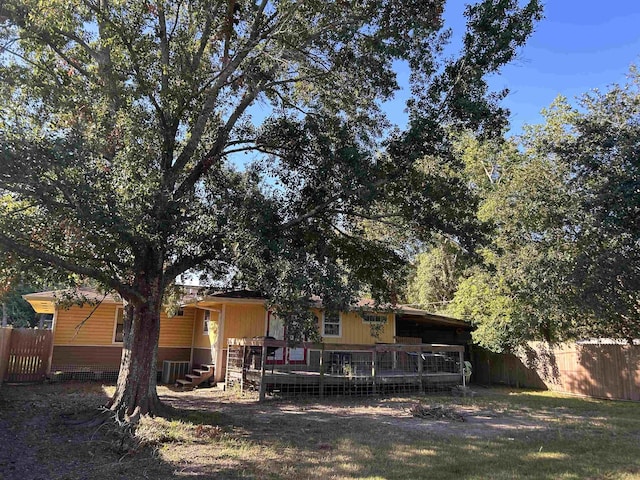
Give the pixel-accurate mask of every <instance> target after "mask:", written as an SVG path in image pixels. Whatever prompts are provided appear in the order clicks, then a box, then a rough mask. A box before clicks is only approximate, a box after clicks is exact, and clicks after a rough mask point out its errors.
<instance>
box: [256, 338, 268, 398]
mask: <svg viewBox="0 0 640 480" xmlns="http://www.w3.org/2000/svg"><path fill="white" fill-rule="evenodd" d="M266 364H267V347H266V346H265V344H264V341H263V342H262V351H261V352H260V397H259V398H258V401H260V402H264V399H265V396H266V394H267V384H266V383H265V381H264V369H265V365H266Z"/></svg>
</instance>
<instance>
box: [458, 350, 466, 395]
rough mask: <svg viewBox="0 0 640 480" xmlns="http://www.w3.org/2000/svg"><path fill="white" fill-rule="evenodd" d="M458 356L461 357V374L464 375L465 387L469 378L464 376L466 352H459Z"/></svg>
mask: <svg viewBox="0 0 640 480" xmlns="http://www.w3.org/2000/svg"><path fill="white" fill-rule="evenodd" d="M458 357H459V358H460V374H461V375H462V387H463V388H464V387H466V386H467V379H466V377H465V376H464V373H465V372H464V370H465V369H464V352H462V351H460V352H458Z"/></svg>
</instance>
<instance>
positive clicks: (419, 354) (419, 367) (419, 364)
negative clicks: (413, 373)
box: [418, 347, 424, 393]
mask: <svg viewBox="0 0 640 480" xmlns="http://www.w3.org/2000/svg"><path fill="white" fill-rule="evenodd" d="M423 371H424V362H423V361H422V347H420V350H419V351H418V377H419V381H420V393H424V383H423V382H422V380H423V379H422V373H423Z"/></svg>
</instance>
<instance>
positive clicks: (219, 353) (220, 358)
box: [214, 304, 228, 382]
mask: <svg viewBox="0 0 640 480" xmlns="http://www.w3.org/2000/svg"><path fill="white" fill-rule="evenodd" d="M226 310H227V305H226V304H222V309H221V310H220V313H219V314H218V338H217V339H216V359H215V360H216V368H215V374H214V379H215V381H216V382H221V381H222V380H224V375H223V373H222V372H223V371H224V370H226V364H225V358H224V347H225V343H224V319H225V314H226ZM227 348H228V347H227Z"/></svg>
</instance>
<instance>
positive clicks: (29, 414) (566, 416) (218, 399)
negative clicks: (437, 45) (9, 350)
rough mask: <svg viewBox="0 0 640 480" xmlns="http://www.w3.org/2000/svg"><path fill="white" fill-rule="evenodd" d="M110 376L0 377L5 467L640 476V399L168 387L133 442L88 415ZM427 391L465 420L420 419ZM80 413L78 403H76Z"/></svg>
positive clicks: (306, 474)
mask: <svg viewBox="0 0 640 480" xmlns="http://www.w3.org/2000/svg"><path fill="white" fill-rule="evenodd" d="M112 391H113V387H110V386H102V385H99V384H90V383H87V384H80V383H76V384H74V383H66V384H52V385H34V386H12V385H3V386H2V387H1V388H0V478H2V479H7V480H9V479H14V478H15V479H112V478H118V479H120V478H121V479H143V478H149V479H169V478H190V477H197V478H231V479H235V478H259V479H278V478H288V479H298V478H317V479H348V478H358V479H365V478H366V479H421V478H437V479H486V478H492V479H506V478H509V479H511V478H540V479H556V478H562V479H583V478H590V479H631V478H640V405H639V404H637V403H622V402H609V401H597V400H589V399H582V398H575V397H560V396H558V395H556V394H550V393H546V392H533V391H523V390H518V391H515V390H506V389H482V388H480V389H477V392H478V396H477V397H476V398H473V399H469V398H466V399H462V398H453V397H450V396H422V397H419V396H416V397H404V398H331V399H325V400H324V401H322V402H320V401H319V400H318V399H317V398H307V399H297V400H295V401H294V400H290V399H289V400H288V399H277V400H270V401H267V402H266V403H263V404H258V403H257V402H256V399H255V398H254V397H249V396H245V397H242V396H238V395H233V394H230V393H225V392H220V391H217V390H213V389H202V390H195V391H192V392H176V391H172V390H171V389H168V388H165V387H161V388H160V389H159V392H160V395H161V397H162V398H163V400H164V401H165V402H166V403H167V404H170V405H171V406H172V407H173V408H174V410H173V411H172V412H171V413H170V414H169V415H168V416H167V417H166V418H156V419H145V420H143V422H142V424H141V426H140V427H139V429H138V431H137V434H136V440H135V441H131V440H129V439H128V437H125V436H122V435H121V434H120V433H119V432H118V431H116V429H114V428H113V427H112V426H111V424H103V425H101V426H96V425H92V424H91V423H90V418H91V414H92V412H93V411H95V408H96V407H98V406H100V405H101V404H103V403H104V402H105V401H106V399H107V396H108V395H109V394H110V393H111V392H112ZM418 402H419V403H421V404H422V405H424V406H425V407H426V406H430V407H433V406H436V405H442V406H444V407H447V408H449V410H448V411H450V412H453V413H456V414H461V415H462V416H463V417H464V421H457V420H456V419H454V418H451V419H449V418H436V419H428V418H422V417H415V416H413V415H412V414H411V412H410V410H411V408H412V407H414V406H415V405H416V403H418ZM74 412H76V413H74Z"/></svg>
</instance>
